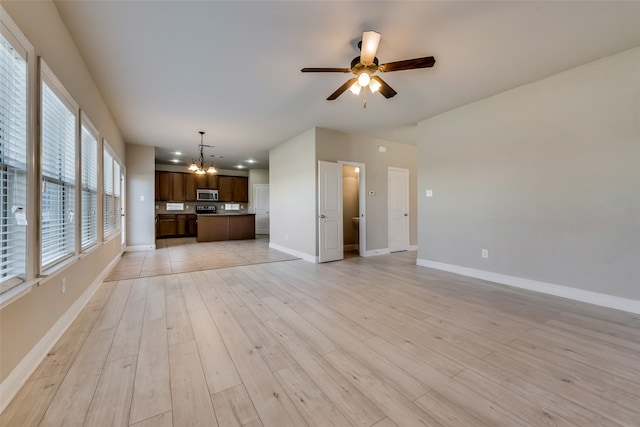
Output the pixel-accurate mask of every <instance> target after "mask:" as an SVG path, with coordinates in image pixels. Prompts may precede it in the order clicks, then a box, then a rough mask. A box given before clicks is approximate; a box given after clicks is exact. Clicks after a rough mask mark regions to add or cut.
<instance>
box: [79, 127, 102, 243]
mask: <svg viewBox="0 0 640 427" xmlns="http://www.w3.org/2000/svg"><path fill="white" fill-rule="evenodd" d="M81 197H82V223H81V224H82V227H81V229H82V236H81V239H82V248H83V249H84V248H87V247H89V246H91V245H93V244H94V243H96V242H97V241H98V218H97V215H96V212H97V210H98V140H97V138H96V137H95V135H94V134H93V132H91V130H90V129H89V128H88V127H87V126H85V125H84V124H83V125H82V195H81Z"/></svg>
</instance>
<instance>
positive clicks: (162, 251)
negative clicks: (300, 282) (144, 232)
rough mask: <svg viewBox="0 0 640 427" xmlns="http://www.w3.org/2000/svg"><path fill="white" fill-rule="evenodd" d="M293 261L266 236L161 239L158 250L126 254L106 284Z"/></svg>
mask: <svg viewBox="0 0 640 427" xmlns="http://www.w3.org/2000/svg"><path fill="white" fill-rule="evenodd" d="M292 259H298V258H296V257H294V256H292V255H289V254H286V253H284V252H280V251H277V250H275V249H271V248H269V238H268V236H265V235H259V236H256V238H255V239H250V240H229V241H224V242H201V243H198V242H196V238H195V237H184V238H173V239H158V240H156V250H155V251H141V252H126V253H125V254H124V255H123V256H122V259H121V260H120V262H119V263H118V265H117V266H116V267H115V268H114V269H113V270H112V271H111V273H110V274H109V277H107V279H106V281H109V282H110V281H114V280H123V279H135V278H138V277H151V276H161V275H163V274H173V273H187V272H191V271H199V270H212V269H214V268H225V267H235V266H238V265H249V264H261V263H265V262H276V261H289V260H292Z"/></svg>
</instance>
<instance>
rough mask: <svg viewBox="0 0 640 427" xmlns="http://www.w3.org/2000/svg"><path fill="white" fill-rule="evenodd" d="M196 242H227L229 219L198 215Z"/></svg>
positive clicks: (220, 216) (222, 216) (223, 216)
mask: <svg viewBox="0 0 640 427" xmlns="http://www.w3.org/2000/svg"><path fill="white" fill-rule="evenodd" d="M196 240H197V241H198V242H218V241H221V240H229V217H228V216H225V215H198V237H197V238H196Z"/></svg>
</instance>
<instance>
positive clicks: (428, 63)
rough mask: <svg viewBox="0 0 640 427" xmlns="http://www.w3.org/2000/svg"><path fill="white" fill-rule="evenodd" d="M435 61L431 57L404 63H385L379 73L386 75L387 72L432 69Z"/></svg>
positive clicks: (409, 60) (406, 60)
mask: <svg viewBox="0 0 640 427" xmlns="http://www.w3.org/2000/svg"><path fill="white" fill-rule="evenodd" d="M435 63H436V59H435V58H434V57H433V56H425V57H423V58H415V59H405V60H404V61H396V62H387V63H386V64H382V65H381V66H380V71H382V72H383V73H388V72H389V71H402V70H414V69H416V68H429V67H433V64H435Z"/></svg>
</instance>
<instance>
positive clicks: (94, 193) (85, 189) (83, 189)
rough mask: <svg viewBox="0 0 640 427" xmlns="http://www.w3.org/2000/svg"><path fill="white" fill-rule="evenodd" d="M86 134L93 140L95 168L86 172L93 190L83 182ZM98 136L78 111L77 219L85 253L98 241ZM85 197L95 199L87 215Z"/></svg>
mask: <svg viewBox="0 0 640 427" xmlns="http://www.w3.org/2000/svg"><path fill="white" fill-rule="evenodd" d="M85 131H86V132H87V133H89V134H90V135H91V137H92V138H93V139H94V140H95V158H94V160H95V168H94V170H93V171H87V172H88V173H89V174H91V175H93V178H94V179H95V188H93V187H92V186H91V185H90V184H89V183H87V182H85V181H86V180H85V168H86V167H87V165H86V164H85V161H86V160H87V158H86V156H85V154H86V152H85V150H86V149H87V147H85V140H84V132H85ZM99 141H100V134H99V133H98V129H97V128H96V127H95V126H94V125H93V123H92V122H91V120H89V118H88V117H87V115H86V114H85V112H84V111H80V170H81V180H80V185H79V187H80V209H79V211H80V213H79V215H78V218H79V219H80V221H79V222H80V239H79V240H80V250H81V252H87V251H88V250H89V249H91V248H92V247H94V246H95V245H96V244H98V242H99V241H100V235H99V233H98V226H99V217H98V212H100V188H101V182H100V178H101V176H100V151H101V149H102V147H101V145H100V142H99ZM87 195H89V197H91V198H95V206H94V210H93V212H91V213H88V212H87V211H86V210H87V209H86V207H87V206H86V205H85V201H86V200H85V199H86V198H87ZM91 217H93V221H92V222H93V223H92V224H91V225H90V227H91V229H90V233H91V238H90V240H88V241H85V225H86V223H87V221H89V222H91V219H90V218H91Z"/></svg>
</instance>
